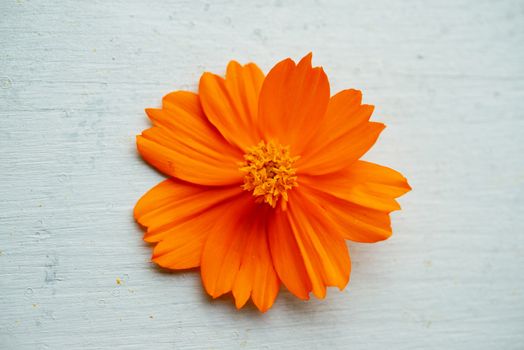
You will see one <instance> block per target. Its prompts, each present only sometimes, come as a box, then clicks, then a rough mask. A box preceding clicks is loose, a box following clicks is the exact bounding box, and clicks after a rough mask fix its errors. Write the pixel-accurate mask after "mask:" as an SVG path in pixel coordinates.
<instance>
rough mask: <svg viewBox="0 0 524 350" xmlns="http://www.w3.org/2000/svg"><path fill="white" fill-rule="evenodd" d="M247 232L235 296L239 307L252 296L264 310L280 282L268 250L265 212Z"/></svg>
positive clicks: (274, 296)
mask: <svg viewBox="0 0 524 350" xmlns="http://www.w3.org/2000/svg"><path fill="white" fill-rule="evenodd" d="M261 211H262V210H261ZM246 235H247V237H246V242H245V245H244V250H243V252H242V260H241V263H240V268H239V271H238V273H237V276H236V279H235V283H234V285H233V296H234V297H235V303H236V306H237V308H241V307H242V306H244V304H245V303H246V301H247V300H248V299H249V297H250V296H251V298H252V299H253V303H254V304H255V305H256V306H257V307H258V309H259V310H260V311H262V312H265V311H267V310H268V309H269V308H270V307H271V306H272V305H273V302H274V301H275V298H276V296H277V294H278V289H279V287H280V281H279V279H278V277H277V274H276V272H275V270H274V268H273V262H272V261H271V255H270V253H269V247H268V240H267V233H266V216H265V213H264V211H262V213H259V215H257V217H256V218H255V220H254V221H253V222H252V227H251V230H249V231H248V232H246Z"/></svg>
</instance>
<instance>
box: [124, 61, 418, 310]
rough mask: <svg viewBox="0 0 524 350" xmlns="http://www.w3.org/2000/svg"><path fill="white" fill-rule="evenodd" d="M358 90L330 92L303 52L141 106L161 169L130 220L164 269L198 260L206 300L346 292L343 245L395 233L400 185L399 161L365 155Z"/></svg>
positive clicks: (265, 305)
mask: <svg viewBox="0 0 524 350" xmlns="http://www.w3.org/2000/svg"><path fill="white" fill-rule="evenodd" d="M361 100H362V94H361V92H360V91H358V90H352V89H350V90H344V91H341V92H339V93H337V94H336V95H334V96H331V97H330V89H329V82H328V78H327V76H326V74H325V73H324V71H323V69H322V68H320V67H315V68H313V67H312V66H311V54H309V55H307V56H305V57H304V58H303V59H302V60H301V61H300V62H299V63H298V64H295V62H294V61H292V60H291V59H285V60H283V61H282V62H280V63H278V64H277V65H276V66H275V67H273V69H271V71H270V72H269V73H268V74H267V76H264V74H263V73H262V71H261V70H260V69H259V68H258V67H257V66H256V65H255V64H253V63H249V64H246V65H240V64H239V63H237V62H235V61H231V62H230V63H229V65H228V66H227V72H226V76H225V78H222V77H220V76H218V75H215V74H212V73H204V74H203V75H202V77H201V79H200V84H199V88H198V94H195V93H192V92H186V91H176V92H172V93H170V94H168V95H166V96H165V97H164V98H163V100H162V108H161V109H147V110H146V112H147V115H148V116H149V118H150V119H151V121H152V123H153V127H151V128H150V129H147V130H145V131H144V132H143V133H142V134H141V135H139V136H137V145H138V151H139V152H140V154H141V155H142V157H143V158H144V159H145V160H146V161H147V162H148V163H149V164H151V165H152V166H154V167H155V168H156V169H158V170H159V171H161V172H162V173H164V174H165V175H167V176H169V178H168V179H167V180H165V181H163V182H161V183H160V184H158V185H157V186H156V187H154V188H152V189H151V190H150V191H149V192H147V193H146V194H145V195H144V196H143V197H142V198H141V199H140V200H139V201H138V203H137V204H136V207H135V211H134V215H135V218H136V220H137V221H138V222H139V223H140V224H141V225H143V226H145V227H146V228H147V232H146V233H145V235H144V240H145V241H147V242H151V243H154V244H155V247H154V251H153V257H152V260H153V261H154V262H155V263H157V264H158V265H160V266H162V267H164V268H168V269H175V270H178V269H188V268H195V267H200V271H201V276H202V281H203V285H204V287H205V290H206V291H207V293H209V295H211V296H212V297H213V298H216V297H219V296H221V295H223V294H225V293H228V292H232V294H233V296H234V299H235V304H236V306H237V308H241V307H242V306H243V305H244V304H245V303H246V302H247V301H248V300H249V299H250V298H251V299H252V301H253V303H254V304H255V305H256V306H257V307H258V309H259V310H261V311H266V310H268V309H269V308H270V307H271V306H272V305H273V303H274V301H275V298H276V296H277V294H278V291H279V289H280V286H281V285H284V286H285V287H286V288H287V289H288V290H289V291H290V292H291V293H293V294H294V295H295V296H297V297H298V298H300V299H309V296H310V293H311V292H312V293H313V294H314V295H315V296H316V297H318V298H324V296H325V295H326V287H328V286H336V287H338V288H339V289H340V290H342V289H343V288H344V287H345V286H346V285H347V283H348V281H349V276H350V271H351V262H350V258H349V251H348V247H347V245H346V242H345V240H350V241H355V242H367V243H372V242H377V241H381V240H384V239H387V238H388V237H390V235H391V224H390V218H389V213H390V212H391V211H394V210H397V209H400V207H399V205H398V203H397V202H396V201H395V198H397V197H399V196H400V195H402V194H404V193H406V192H408V191H409V190H410V187H409V185H408V183H407V181H406V179H405V178H404V177H403V176H402V175H401V174H400V173H398V172H396V171H395V170H392V169H389V168H387V167H384V166H381V165H377V164H373V163H370V162H366V161H363V160H360V158H361V157H362V156H363V155H364V154H365V153H366V152H367V151H368V150H369V149H370V147H371V146H372V145H373V144H374V143H375V141H376V140H377V138H378V136H379V134H380V132H381V131H382V130H383V129H384V124H381V123H377V122H371V121H369V118H370V117H371V114H372V112H373V106H370V105H365V104H362V103H361Z"/></svg>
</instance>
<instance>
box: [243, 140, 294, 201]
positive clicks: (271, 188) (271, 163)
mask: <svg viewBox="0 0 524 350" xmlns="http://www.w3.org/2000/svg"><path fill="white" fill-rule="evenodd" d="M298 158H300V157H291V155H290V154H289V146H288V147H282V146H280V145H278V144H276V143H274V142H273V141H269V142H268V143H265V142H264V141H260V143H259V144H258V145H256V146H254V147H251V148H250V149H249V150H248V152H247V153H246V154H245V155H244V159H245V161H244V163H242V165H241V166H240V170H241V171H243V172H245V173H246V176H245V177H244V184H243V185H242V188H243V189H244V190H246V191H252V192H253V196H255V197H256V201H257V202H266V203H267V204H269V205H270V206H272V207H273V208H275V207H276V205H277V202H278V199H279V198H280V197H282V199H283V200H284V201H283V202H282V206H283V208H285V207H286V203H287V200H288V195H287V191H288V190H290V189H292V188H293V187H295V186H298V183H297V175H296V169H295V168H294V167H293V164H294V163H295V161H296V160H297V159H298Z"/></svg>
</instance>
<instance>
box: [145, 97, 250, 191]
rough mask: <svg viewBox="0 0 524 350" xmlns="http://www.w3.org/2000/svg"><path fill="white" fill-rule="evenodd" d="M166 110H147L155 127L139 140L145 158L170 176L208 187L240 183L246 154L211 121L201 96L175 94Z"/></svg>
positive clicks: (167, 100)
mask: <svg viewBox="0 0 524 350" xmlns="http://www.w3.org/2000/svg"><path fill="white" fill-rule="evenodd" d="M164 106H165V108H164V109H147V110H146V112H147V113H148V115H149V117H150V118H151V120H152V121H153V124H154V125H155V126H154V127H152V128H150V129H147V130H145V131H144V132H143V133H142V135H139V136H137V147H138V151H139V152H140V154H141V155H142V157H143V158H144V159H145V160H146V161H147V162H149V163H150V164H151V165H153V166H155V167H156V168H157V169H158V170H160V171H162V172H164V173H165V174H167V175H170V176H173V177H177V178H180V179H182V180H186V181H189V182H193V183H198V184H204V185H228V184H235V183H240V182H241V179H242V174H241V172H240V171H239V170H238V162H239V161H241V159H242V153H241V152H239V151H238V150H237V149H235V148H234V147H231V146H230V145H229V144H228V143H227V142H226V141H225V140H224V139H223V138H222V136H221V135H220V134H219V133H218V132H217V131H216V129H215V128H214V127H213V126H212V125H211V124H210V123H209V122H208V121H207V119H206V118H205V116H204V115H203V112H202V110H201V108H200V103H199V100H198V96H196V95H194V94H192V93H188V92H175V93H171V94H169V95H167V96H166V97H164Z"/></svg>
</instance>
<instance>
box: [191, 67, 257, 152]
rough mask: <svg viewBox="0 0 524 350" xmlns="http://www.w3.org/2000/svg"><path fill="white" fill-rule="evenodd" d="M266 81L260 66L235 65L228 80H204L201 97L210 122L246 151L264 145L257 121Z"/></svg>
mask: <svg viewBox="0 0 524 350" xmlns="http://www.w3.org/2000/svg"><path fill="white" fill-rule="evenodd" d="M263 80H264V73H262V71H261V70H260V68H258V66H257V65H255V64H254V63H249V64H246V65H244V66H241V65H240V64H239V63H238V62H235V61H231V62H230V63H229V65H228V66H227V73H226V79H223V78H222V77H220V76H218V75H215V74H211V73H204V74H203V75H202V77H201V78H200V85H199V94H200V97H201V101H202V107H203V108H204V111H205V113H206V115H207V118H208V119H209V121H210V122H211V123H212V124H213V125H214V126H216V127H217V129H218V130H220V132H221V133H222V135H224V137H225V138H226V139H227V140H228V141H229V142H230V143H231V144H233V145H236V146H238V147H239V148H240V149H242V150H246V149H247V148H249V147H251V146H253V145H255V144H257V143H258V142H259V141H260V135H259V133H258V130H257V128H256V127H255V121H256V119H257V113H258V110H257V108H258V95H259V92H260V88H261V87H262V82H263Z"/></svg>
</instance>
